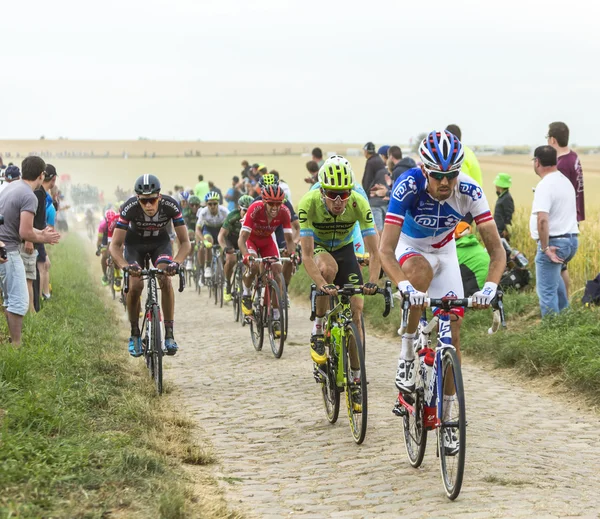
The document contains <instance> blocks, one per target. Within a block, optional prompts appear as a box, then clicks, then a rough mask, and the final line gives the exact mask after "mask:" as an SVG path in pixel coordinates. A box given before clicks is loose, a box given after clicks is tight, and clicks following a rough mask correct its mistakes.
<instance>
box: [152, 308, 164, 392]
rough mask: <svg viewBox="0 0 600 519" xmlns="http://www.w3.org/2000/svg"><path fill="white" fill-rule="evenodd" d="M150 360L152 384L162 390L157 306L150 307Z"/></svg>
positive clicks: (160, 342) (157, 389)
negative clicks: (152, 370) (152, 374)
mask: <svg viewBox="0 0 600 519" xmlns="http://www.w3.org/2000/svg"><path fill="white" fill-rule="evenodd" d="M152 360H153V363H154V384H155V386H156V392H157V393H158V394H159V395H162V392H163V369H162V368H163V366H162V361H163V350H162V334H161V329H160V313H159V310H158V307H157V306H154V307H153V308H152Z"/></svg>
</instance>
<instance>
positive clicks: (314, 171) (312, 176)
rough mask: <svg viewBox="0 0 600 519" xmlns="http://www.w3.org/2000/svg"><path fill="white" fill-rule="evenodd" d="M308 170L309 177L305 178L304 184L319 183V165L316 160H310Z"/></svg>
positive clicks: (307, 165) (307, 164)
mask: <svg viewBox="0 0 600 519" xmlns="http://www.w3.org/2000/svg"><path fill="white" fill-rule="evenodd" d="M306 169H307V171H308V173H309V176H308V177H305V178H304V182H306V183H307V184H311V185H312V184H316V183H317V182H318V181H319V164H318V163H317V162H316V161H314V160H309V161H308V162H307V163H306Z"/></svg>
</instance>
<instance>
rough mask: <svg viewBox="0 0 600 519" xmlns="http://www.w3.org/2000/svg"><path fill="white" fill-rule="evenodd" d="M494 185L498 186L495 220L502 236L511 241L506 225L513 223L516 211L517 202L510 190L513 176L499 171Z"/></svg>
mask: <svg viewBox="0 0 600 519" xmlns="http://www.w3.org/2000/svg"><path fill="white" fill-rule="evenodd" d="M494 185H495V186H496V194H497V195H498V200H497V201H496V207H494V222H496V227H498V234H499V235H500V237H502V238H505V239H506V241H510V235H509V233H508V229H507V228H506V226H507V225H510V224H511V223H512V217H513V213H514V212H515V202H514V200H513V197H512V195H511V194H510V192H509V189H510V186H511V185H512V178H511V176H510V175H509V174H508V173H498V175H496V178H495V179H494Z"/></svg>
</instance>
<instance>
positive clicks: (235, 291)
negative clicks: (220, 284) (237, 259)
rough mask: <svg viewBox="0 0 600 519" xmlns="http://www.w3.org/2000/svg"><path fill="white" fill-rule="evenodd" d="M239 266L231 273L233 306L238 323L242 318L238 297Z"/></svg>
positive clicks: (234, 318)
mask: <svg viewBox="0 0 600 519" xmlns="http://www.w3.org/2000/svg"><path fill="white" fill-rule="evenodd" d="M237 277H238V266H237V264H236V266H235V267H234V269H233V274H232V275H231V306H232V307H233V320H234V321H235V322H236V323H237V322H238V321H239V320H240V314H239V309H240V300H239V299H238V297H239V296H238V284H237Z"/></svg>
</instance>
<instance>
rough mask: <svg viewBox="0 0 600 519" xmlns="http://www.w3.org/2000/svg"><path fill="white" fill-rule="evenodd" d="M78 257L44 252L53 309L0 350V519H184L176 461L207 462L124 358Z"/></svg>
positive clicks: (73, 251)
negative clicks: (113, 518) (19, 341)
mask: <svg viewBox="0 0 600 519" xmlns="http://www.w3.org/2000/svg"><path fill="white" fill-rule="evenodd" d="M83 252H84V251H83V248H82V244H81V242H80V241H79V240H78V238H76V237H75V236H68V237H67V239H66V240H64V243H62V244H61V245H59V246H57V247H54V248H52V250H51V257H52V272H51V275H52V285H53V288H54V293H53V297H52V299H51V300H50V301H49V302H48V303H46V304H45V305H44V307H43V309H42V311H41V313H39V314H38V315H35V316H29V317H27V318H26V320H25V326H24V336H23V346H21V348H19V349H15V348H13V347H12V346H11V345H9V344H6V343H2V344H0V517H53V518H54V517H69V518H72V517H106V516H107V515H108V514H112V513H114V514H121V516H123V517H124V516H126V517H165V518H170V517H172V518H178V517H189V516H190V515H189V509H191V504H192V500H193V499H194V498H193V496H192V495H191V493H190V492H189V491H188V490H187V481H186V478H185V475H184V474H183V471H182V470H181V468H180V467H181V463H183V462H188V463H191V464H206V463H211V462H212V461H213V460H214V458H213V456H212V455H211V454H210V453H209V452H208V451H206V449H205V448H201V447H199V446H197V445H194V444H193V442H192V441H191V429H192V424H191V422H189V420H186V419H185V418H182V417H181V416H180V415H176V414H174V413H172V412H170V411H169V410H168V408H167V404H166V403H165V401H163V400H161V399H159V398H158V397H156V396H155V395H154V391H153V387H152V385H151V381H150V379H149V377H148V376H147V374H145V370H144V369H143V368H141V367H140V366H139V365H138V364H137V363H136V364H134V363H131V362H130V361H129V360H128V358H127V353H126V346H125V345H124V344H123V342H122V340H121V341H120V340H119V334H118V330H119V327H120V326H122V325H121V324H120V323H119V322H118V321H117V320H116V318H115V316H114V314H113V312H112V310H111V309H110V308H107V307H105V304H104V302H103V299H102V298H101V297H99V295H98V293H97V289H96V287H95V286H94V285H93V282H92V279H91V275H90V273H89V271H88V269H87V265H86V262H85V257H86V256H85V254H84V253H83ZM2 326H3V329H5V323H3V324H2ZM210 491H212V492H213V493H215V494H216V493H217V491H216V490H214V489H211V490H210ZM199 509H201V506H199ZM192 515H196V514H195V513H194V514H192ZM227 516H229V515H228V512H226V511H223V510H222V513H221V514H220V515H219V517H227Z"/></svg>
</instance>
